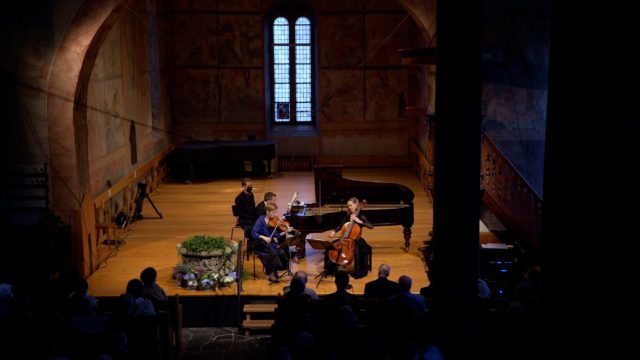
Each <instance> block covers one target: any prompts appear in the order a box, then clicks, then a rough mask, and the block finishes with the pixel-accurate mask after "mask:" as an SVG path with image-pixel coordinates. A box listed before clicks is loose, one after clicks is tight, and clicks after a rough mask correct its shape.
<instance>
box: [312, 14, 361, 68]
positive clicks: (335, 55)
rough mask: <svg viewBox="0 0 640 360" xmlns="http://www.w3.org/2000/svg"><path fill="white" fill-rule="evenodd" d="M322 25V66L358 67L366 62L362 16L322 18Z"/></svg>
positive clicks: (320, 43)
mask: <svg viewBox="0 0 640 360" xmlns="http://www.w3.org/2000/svg"><path fill="white" fill-rule="evenodd" d="M320 23H321V30H320V31H318V37H319V39H318V48H319V49H321V50H320V56H319V61H320V66H321V67H329V66H343V67H344V66H347V67H350V68H354V69H355V68H356V67H358V66H359V65H360V64H361V63H362V61H363V60H364V52H363V46H362V40H363V36H362V35H363V31H364V24H363V20H362V16H360V15H353V16H352V15H345V16H321V17H320Z"/></svg>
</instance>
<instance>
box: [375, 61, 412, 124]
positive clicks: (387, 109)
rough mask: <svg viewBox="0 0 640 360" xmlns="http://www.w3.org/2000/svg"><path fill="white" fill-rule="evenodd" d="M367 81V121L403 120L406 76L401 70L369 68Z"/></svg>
mask: <svg viewBox="0 0 640 360" xmlns="http://www.w3.org/2000/svg"><path fill="white" fill-rule="evenodd" d="M366 83H367V106H366V112H367V114H366V117H365V118H366V120H367V121H390V120H404V119H405V116H404V112H403V111H402V110H404V107H405V106H404V105H406V102H405V101H403V100H404V99H406V96H405V95H404V93H405V92H406V90H407V77H406V75H405V72H404V71H403V70H369V71H367V77H366Z"/></svg>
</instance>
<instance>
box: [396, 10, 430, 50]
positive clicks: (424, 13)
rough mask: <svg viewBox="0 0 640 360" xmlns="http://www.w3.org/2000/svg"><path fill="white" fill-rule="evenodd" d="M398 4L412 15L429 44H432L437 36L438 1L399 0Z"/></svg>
mask: <svg viewBox="0 0 640 360" xmlns="http://www.w3.org/2000/svg"><path fill="white" fill-rule="evenodd" d="M398 3H400V5H401V6H402V7H403V8H404V9H405V10H407V12H408V13H409V15H411V17H412V18H413V20H414V21H415V23H416V25H417V26H418V28H419V29H420V32H421V33H422V36H423V37H424V38H425V39H426V40H427V42H428V43H432V42H433V38H434V36H435V34H436V25H435V23H436V14H437V8H436V1H435V0H426V1H425V0H398ZM434 46H435V43H434Z"/></svg>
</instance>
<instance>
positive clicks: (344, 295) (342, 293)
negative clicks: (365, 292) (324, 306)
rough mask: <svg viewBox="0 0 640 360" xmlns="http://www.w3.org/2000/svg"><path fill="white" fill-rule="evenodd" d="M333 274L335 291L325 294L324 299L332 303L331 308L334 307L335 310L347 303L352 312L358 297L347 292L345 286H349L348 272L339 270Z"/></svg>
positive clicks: (356, 307)
mask: <svg viewBox="0 0 640 360" xmlns="http://www.w3.org/2000/svg"><path fill="white" fill-rule="evenodd" d="M334 276H335V284H336V291H335V292H334V293H331V294H329V295H327V296H325V300H326V301H327V302H329V303H330V304H331V305H332V308H334V309H335V311H336V312H337V311H338V309H340V307H341V306H343V305H349V306H351V309H353V311H354V312H357V311H358V297H357V296H355V295H353V294H350V293H349V292H347V288H348V286H349V274H348V273H347V272H346V271H344V270H339V271H337V272H336V274H335V275H334Z"/></svg>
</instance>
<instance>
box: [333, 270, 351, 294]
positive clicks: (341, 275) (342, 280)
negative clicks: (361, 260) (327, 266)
mask: <svg viewBox="0 0 640 360" xmlns="http://www.w3.org/2000/svg"><path fill="white" fill-rule="evenodd" d="M334 276H335V283H336V289H337V290H338V291H342V290H346V289H347V285H349V274H347V272H346V271H344V270H340V271H337V272H336V274H335V275H334Z"/></svg>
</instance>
